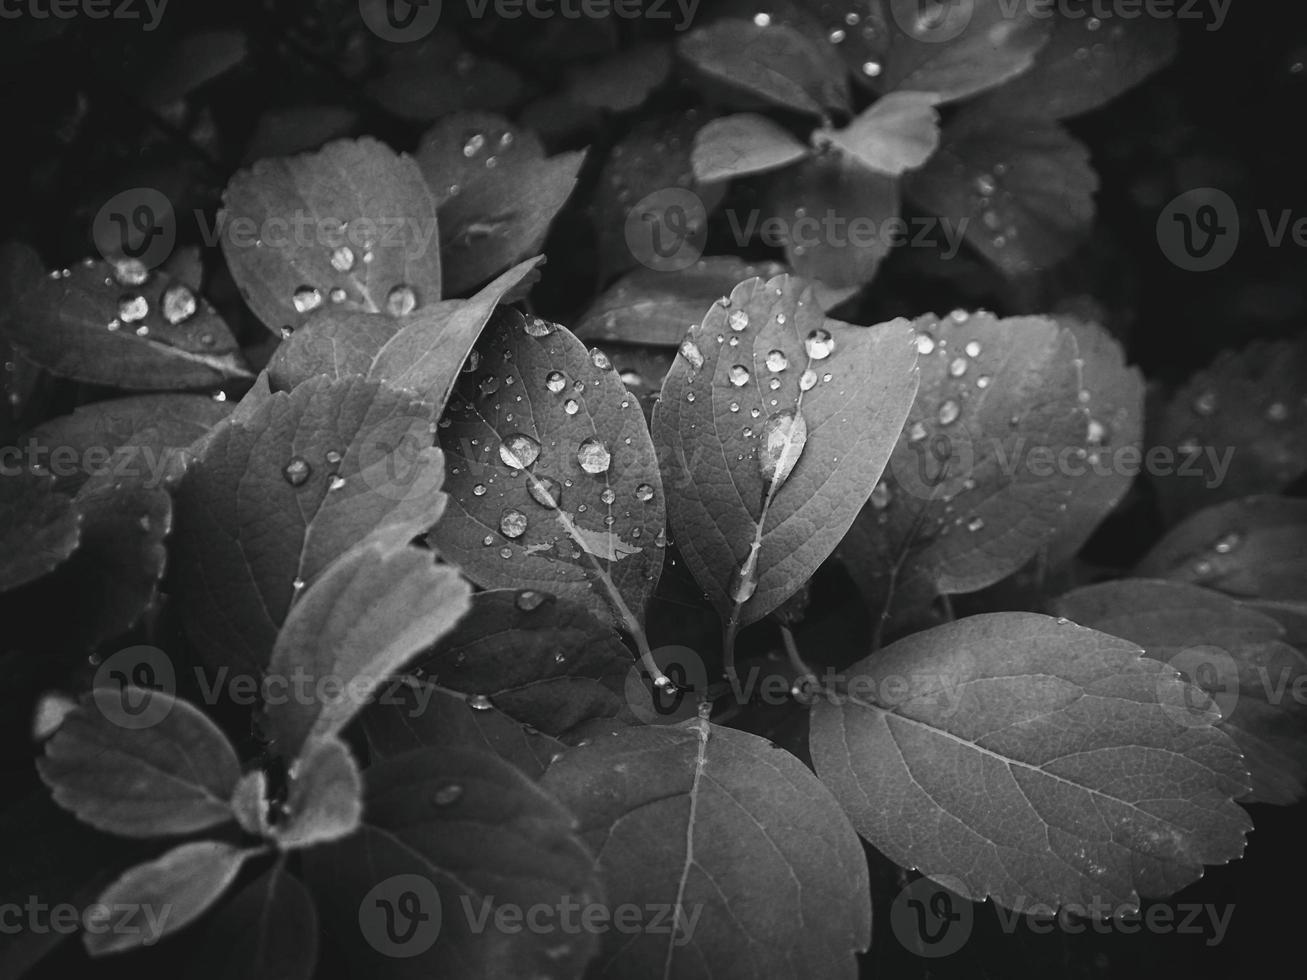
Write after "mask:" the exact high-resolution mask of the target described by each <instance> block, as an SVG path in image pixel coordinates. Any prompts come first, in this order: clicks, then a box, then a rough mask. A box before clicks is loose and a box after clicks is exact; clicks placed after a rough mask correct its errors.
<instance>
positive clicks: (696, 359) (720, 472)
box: [653, 276, 917, 625]
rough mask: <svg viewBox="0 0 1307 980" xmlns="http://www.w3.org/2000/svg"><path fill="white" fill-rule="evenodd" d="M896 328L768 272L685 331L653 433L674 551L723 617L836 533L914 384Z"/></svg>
mask: <svg viewBox="0 0 1307 980" xmlns="http://www.w3.org/2000/svg"><path fill="white" fill-rule="evenodd" d="M906 326H907V322H906V321H903V320H900V321H895V322H894V323H892V324H884V325H882V326H879V327H874V328H864V327H854V326H850V325H849V324H845V323H839V322H837V321H833V320H827V319H826V318H825V316H824V315H823V314H822V312H821V309H820V307H819V306H818V305H817V303H816V300H815V298H814V296H813V293H812V289H811V287H810V286H808V285H806V284H805V283H803V282H802V280H798V279H794V278H792V277H790V276H777V277H776V278H774V279H771V280H767V281H764V280H762V279H751V280H749V281H748V282H744V283H741V284H740V285H738V286H736V287H735V289H734V291H733V292H732V293H731V296H730V298H729V301H721V302H718V303H716V304H714V306H713V307H712V309H711V310H709V312H708V313H707V315H706V316H705V317H704V320H703V323H702V324H700V325H699V326H697V327H695V328H693V329H691V331H690V332H689V334H687V336H686V339H685V344H684V345H683V346H682V348H681V356H680V357H679V358H677V361H676V363H675V364H674V365H673V366H672V370H671V371H670V372H669V373H668V376H667V379H666V381H665V382H664V383H663V392H662V397H661V399H660V400H659V402H658V405H657V407H656V408H655V410H654V420H653V433H654V440H655V445H656V446H657V447H658V452H659V454H660V456H662V458H664V459H665V460H667V462H666V463H665V464H664V467H665V469H666V471H667V473H668V475H669V477H670V479H669V481H668V482H669V484H670V486H669V489H668V513H669V516H670V518H671V522H672V528H673V530H674V532H675V534H676V539H677V543H678V545H679V547H680V551H681V554H682V556H683V557H684V559H685V563H686V566H687V567H688V568H689V570H690V572H691V574H693V575H694V578H695V580H696V581H697V582H698V583H699V585H700V586H702V587H703V589H704V590H705V591H706V592H707V593H708V596H709V598H710V599H711V600H712V602H713V604H714V605H715V606H716V607H717V610H718V612H719V613H720V614H721V616H722V618H723V619H728V618H729V619H730V620H732V621H737V617H738V622H739V623H740V624H741V625H747V624H749V623H752V622H755V621H757V620H759V619H761V618H762V617H763V616H765V615H767V613H769V612H771V611H772V610H773V609H775V608H776V607H777V606H779V605H780V604H781V603H782V602H784V601H785V600H786V599H787V598H789V596H790V595H791V594H793V593H794V592H795V591H797V590H798V589H799V588H800V587H801V586H802V585H803V583H804V582H806V581H807V580H808V578H809V577H811V575H812V574H813V573H814V572H815V571H816V570H817V567H818V566H819V565H820V564H821V563H822V562H823V561H825V560H826V558H827V557H828V556H829V555H830V553H831V551H832V550H833V549H834V548H835V546H836V545H837V544H838V543H839V541H840V539H841V538H842V537H843V536H844V532H845V531H846V530H848V527H849V525H850V523H852V521H853V519H854V517H855V516H856V514H857V512H858V508H859V507H860V506H861V505H862V504H863V502H865V500H866V499H867V495H868V494H870V493H871V488H872V487H873V486H875V483H876V480H877V479H878V478H879V476H880V473H881V470H882V469H883V467H884V466H885V462H886V460H887V459H888V457H889V453H890V450H891V449H892V448H893V446H894V441H895V439H897V437H898V434H899V430H900V429H901V428H902V426H903V418H904V415H905V414H906V412H907V410H908V407H909V406H910V405H911V403H912V397H913V395H914V394H915V393H916V388H917V374H916V370H915V369H914V367H913V362H914V360H915V355H914V353H913V348H912V336H911V334H910V333H909V331H908V330H907V329H906ZM728 337H729V338H730V342H729V343H728V342H727V338H728ZM719 338H720V340H719ZM800 435H802V438H800ZM782 470H783V471H791V470H792V472H790V473H789V475H788V476H786V475H784V473H781V472H778V471H782ZM769 476H770V477H772V478H771V479H769V478H768V477H769Z"/></svg>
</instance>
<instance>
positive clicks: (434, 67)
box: [366, 0, 523, 122]
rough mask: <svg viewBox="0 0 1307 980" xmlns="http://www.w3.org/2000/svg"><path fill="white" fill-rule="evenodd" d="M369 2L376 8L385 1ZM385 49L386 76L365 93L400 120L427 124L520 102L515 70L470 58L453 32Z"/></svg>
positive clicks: (521, 82)
mask: <svg viewBox="0 0 1307 980" xmlns="http://www.w3.org/2000/svg"><path fill="white" fill-rule="evenodd" d="M371 2H372V3H373V5H374V6H381V5H382V4H384V3H385V2H387V0H371ZM382 16H386V15H384V14H383V15H382ZM388 48H389V54H390V59H389V60H390V63H389V66H388V68H387V70H386V73H385V74H384V75H382V76H381V77H380V78H377V79H374V80H373V81H371V82H369V83H368V85H367V87H366V89H367V93H368V95H370V96H372V98H374V99H376V100H377V101H378V102H380V103H381V104H382V105H383V106H385V108H386V109H387V110H389V111H390V112H393V113H394V114H395V115H397V116H399V117H401V118H402V119H411V120H416V121H418V122H429V121H430V120H432V119H439V118H440V117H441V116H444V115H447V114H448V113H451V112H465V111H467V110H470V109H503V108H506V107H507V106H510V105H513V104H514V103H515V102H517V101H518V100H519V99H520V98H521V95H522V89H523V81H522V78H521V76H520V75H519V74H518V73H517V72H516V71H514V70H513V69H512V68H510V67H509V66H508V65H505V64H503V63H502V62H499V61H491V60H490V59H489V58H484V57H479V56H477V55H475V54H473V53H472V52H471V51H469V50H467V49H466V48H465V47H464V46H463V44H462V43H461V42H460V41H459V39H458V35H457V34H455V33H454V32H453V31H437V32H436V33H434V34H433V35H431V36H430V37H429V38H426V39H425V40H423V41H422V42H420V43H418V44H392V45H388Z"/></svg>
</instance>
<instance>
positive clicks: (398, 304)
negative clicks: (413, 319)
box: [386, 283, 418, 316]
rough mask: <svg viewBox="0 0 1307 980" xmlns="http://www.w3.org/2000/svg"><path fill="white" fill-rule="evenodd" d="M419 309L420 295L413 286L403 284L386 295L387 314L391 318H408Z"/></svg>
mask: <svg viewBox="0 0 1307 980" xmlns="http://www.w3.org/2000/svg"><path fill="white" fill-rule="evenodd" d="M417 307H418V295H417V293H415V292H414V291H413V287H412V286H405V285H403V284H402V283H401V284H400V285H398V286H396V287H394V288H393V289H392V290H391V291H390V292H389V293H388V294H387V295H386V312H387V313H389V314H390V315H391V316H408V315H409V314H410V313H412V312H413V311H414V310H416V309H417Z"/></svg>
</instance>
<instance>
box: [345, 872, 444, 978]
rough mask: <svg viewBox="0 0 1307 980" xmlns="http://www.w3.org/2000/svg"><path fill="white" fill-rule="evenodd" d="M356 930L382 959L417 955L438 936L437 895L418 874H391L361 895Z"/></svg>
mask: <svg viewBox="0 0 1307 980" xmlns="http://www.w3.org/2000/svg"><path fill="white" fill-rule="evenodd" d="M359 929H360V930H361V931H362V932H363V938H364V939H366V940H367V942H368V945H369V946H371V947H372V948H373V949H375V950H376V951H377V952H378V953H381V954H382V955H383V956H393V957H395V958H396V959H408V958H409V957H412V956H420V955H422V954H423V953H425V952H426V951H427V950H429V949H430V948H431V946H432V945H433V944H434V943H435V941H436V938H437V937H438V936H439V935H440V892H438V891H436V886H435V885H434V884H433V883H432V882H431V880H430V879H428V878H424V877H423V876H422V875H416V874H402V875H391V876H390V877H389V878H387V879H386V880H385V881H379V882H377V884H375V885H373V886H372V889H371V890H370V891H369V892H368V893H367V894H366V895H364V896H363V901H362V902H360V903H359Z"/></svg>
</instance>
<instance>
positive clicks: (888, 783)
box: [810, 613, 1252, 915]
mask: <svg viewBox="0 0 1307 980" xmlns="http://www.w3.org/2000/svg"><path fill="white" fill-rule="evenodd" d="M1140 653H1141V651H1140V650H1139V648H1138V647H1136V646H1135V645H1134V644H1132V643H1129V642H1127V641H1125V640H1120V639H1117V638H1115V637H1111V636H1107V635H1106V634H1103V633H1097V632H1094V631H1093V630H1088V629H1084V628H1082V627H1078V626H1076V625H1074V624H1072V623H1069V622H1067V621H1064V620H1054V619H1050V618H1049V617H1047V616H1039V615H1034V614H1030V613H996V614H992V615H985V616H973V617H971V618H969V619H964V620H960V621H958V622H954V623H949V624H947V625H944V626H940V627H937V628H935V629H932V630H927V631H925V632H922V633H916V634H914V635H913V636H910V637H908V638H907V639H906V640H900V641H899V642H898V643H895V644H894V645H893V646H890V647H888V648H886V649H885V650H882V651H880V652H879V653H876V654H874V655H873V656H871V657H868V658H867V659H865V660H862V661H860V662H859V663H857V664H854V665H853V666H852V667H850V668H849V669H848V671H847V673H846V674H845V675H844V676H845V684H846V685H847V686H846V687H844V688H841V690H839V691H838V692H831V693H829V694H828V695H827V697H825V698H822V699H821V700H819V701H818V702H817V703H816V705H815V707H814V709H813V713H812V734H811V740H810V744H811V747H812V757H813V762H814V763H815V764H816V769H817V774H818V775H819V776H820V777H821V780H822V782H824V783H825V784H826V785H827V786H828V787H830V788H831V790H832V791H833V792H834V793H835V796H836V798H838V799H839V801H840V802H841V803H842V804H843V805H844V808H845V811H846V812H847V813H848V814H849V817H850V819H852V821H853V824H854V826H855V827H857V828H858V832H859V833H860V834H862V836H863V837H865V838H866V839H867V840H868V841H869V842H870V843H871V844H872V845H873V846H874V847H875V848H876V849H877V850H879V851H880V852H881V853H883V854H884V855H885V856H886V857H888V858H889V859H890V860H891V861H894V862H896V863H897V864H901V865H904V866H906V867H915V868H918V869H920V870H921V872H922V873H923V874H925V875H926V876H927V877H930V878H933V879H935V880H936V881H941V880H942V881H944V882H946V883H949V887H950V888H952V889H953V890H954V891H958V890H959V888H961V890H962V891H964V892H965V894H964V896H963V897H965V898H969V899H971V900H973V901H982V900H984V899H986V898H992V899H993V900H994V901H995V902H996V903H997V904H999V905H1002V906H1004V907H1006V908H1011V909H1016V910H1018V911H1025V912H1031V913H1035V914H1038V913H1040V912H1041V911H1042V914H1045V915H1048V914H1052V912H1053V911H1055V910H1056V909H1057V908H1058V907H1060V906H1062V905H1070V906H1072V907H1079V908H1082V909H1083V908H1101V907H1103V906H1104V905H1105V906H1106V907H1108V908H1119V907H1123V906H1124V907H1131V908H1135V909H1137V908H1138V907H1139V904H1140V896H1141V895H1142V896H1147V897H1150V898H1161V897H1164V896H1166V895H1170V894H1172V893H1173V892H1176V891H1178V890H1180V889H1181V888H1183V887H1184V886H1185V885H1188V884H1190V883H1191V882H1193V881H1195V880H1197V878H1198V877H1199V876H1200V875H1201V874H1202V871H1203V865H1204V864H1223V863H1226V862H1228V861H1231V860H1233V859H1235V858H1237V857H1239V856H1240V855H1242V853H1243V849H1244V841H1245V836H1246V834H1247V832H1248V831H1249V830H1250V829H1251V826H1252V823H1251V821H1250V820H1249V818H1248V815H1247V814H1246V813H1245V812H1244V810H1243V809H1242V808H1240V807H1239V806H1238V805H1237V804H1235V803H1234V802H1233V799H1232V798H1234V797H1239V796H1242V795H1243V794H1244V793H1245V792H1246V791H1247V789H1248V776H1247V771H1246V769H1245V767H1244V764H1243V759H1242V758H1241V757H1240V755H1239V750H1238V748H1237V747H1236V746H1235V745H1234V743H1233V742H1231V741H1230V739H1229V738H1228V737H1227V736H1226V735H1225V734H1224V733H1223V732H1221V731H1219V730H1217V729H1216V728H1214V727H1213V725H1214V724H1215V723H1216V722H1217V721H1219V720H1220V714H1219V712H1217V711H1216V709H1215V707H1213V706H1212V705H1211V702H1210V701H1205V702H1200V703H1199V704H1198V706H1197V709H1194V708H1189V707H1186V706H1188V705H1191V704H1193V700H1194V697H1195V696H1197V697H1202V695H1201V694H1198V693H1197V692H1196V691H1195V689H1193V688H1192V687H1190V685H1189V684H1188V683H1187V682H1186V681H1185V680H1184V679H1183V678H1181V677H1180V676H1179V675H1178V674H1177V673H1176V672H1175V671H1174V670H1172V669H1171V668H1170V667H1167V666H1166V665H1165V664H1160V663H1158V662H1157V661H1154V660H1147V659H1143V658H1141V657H1140ZM1182 714H1184V717H1185V718H1186V721H1185V723H1183V724H1181V723H1179V722H1178V718H1179V717H1180V716H1181V715H1182Z"/></svg>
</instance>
